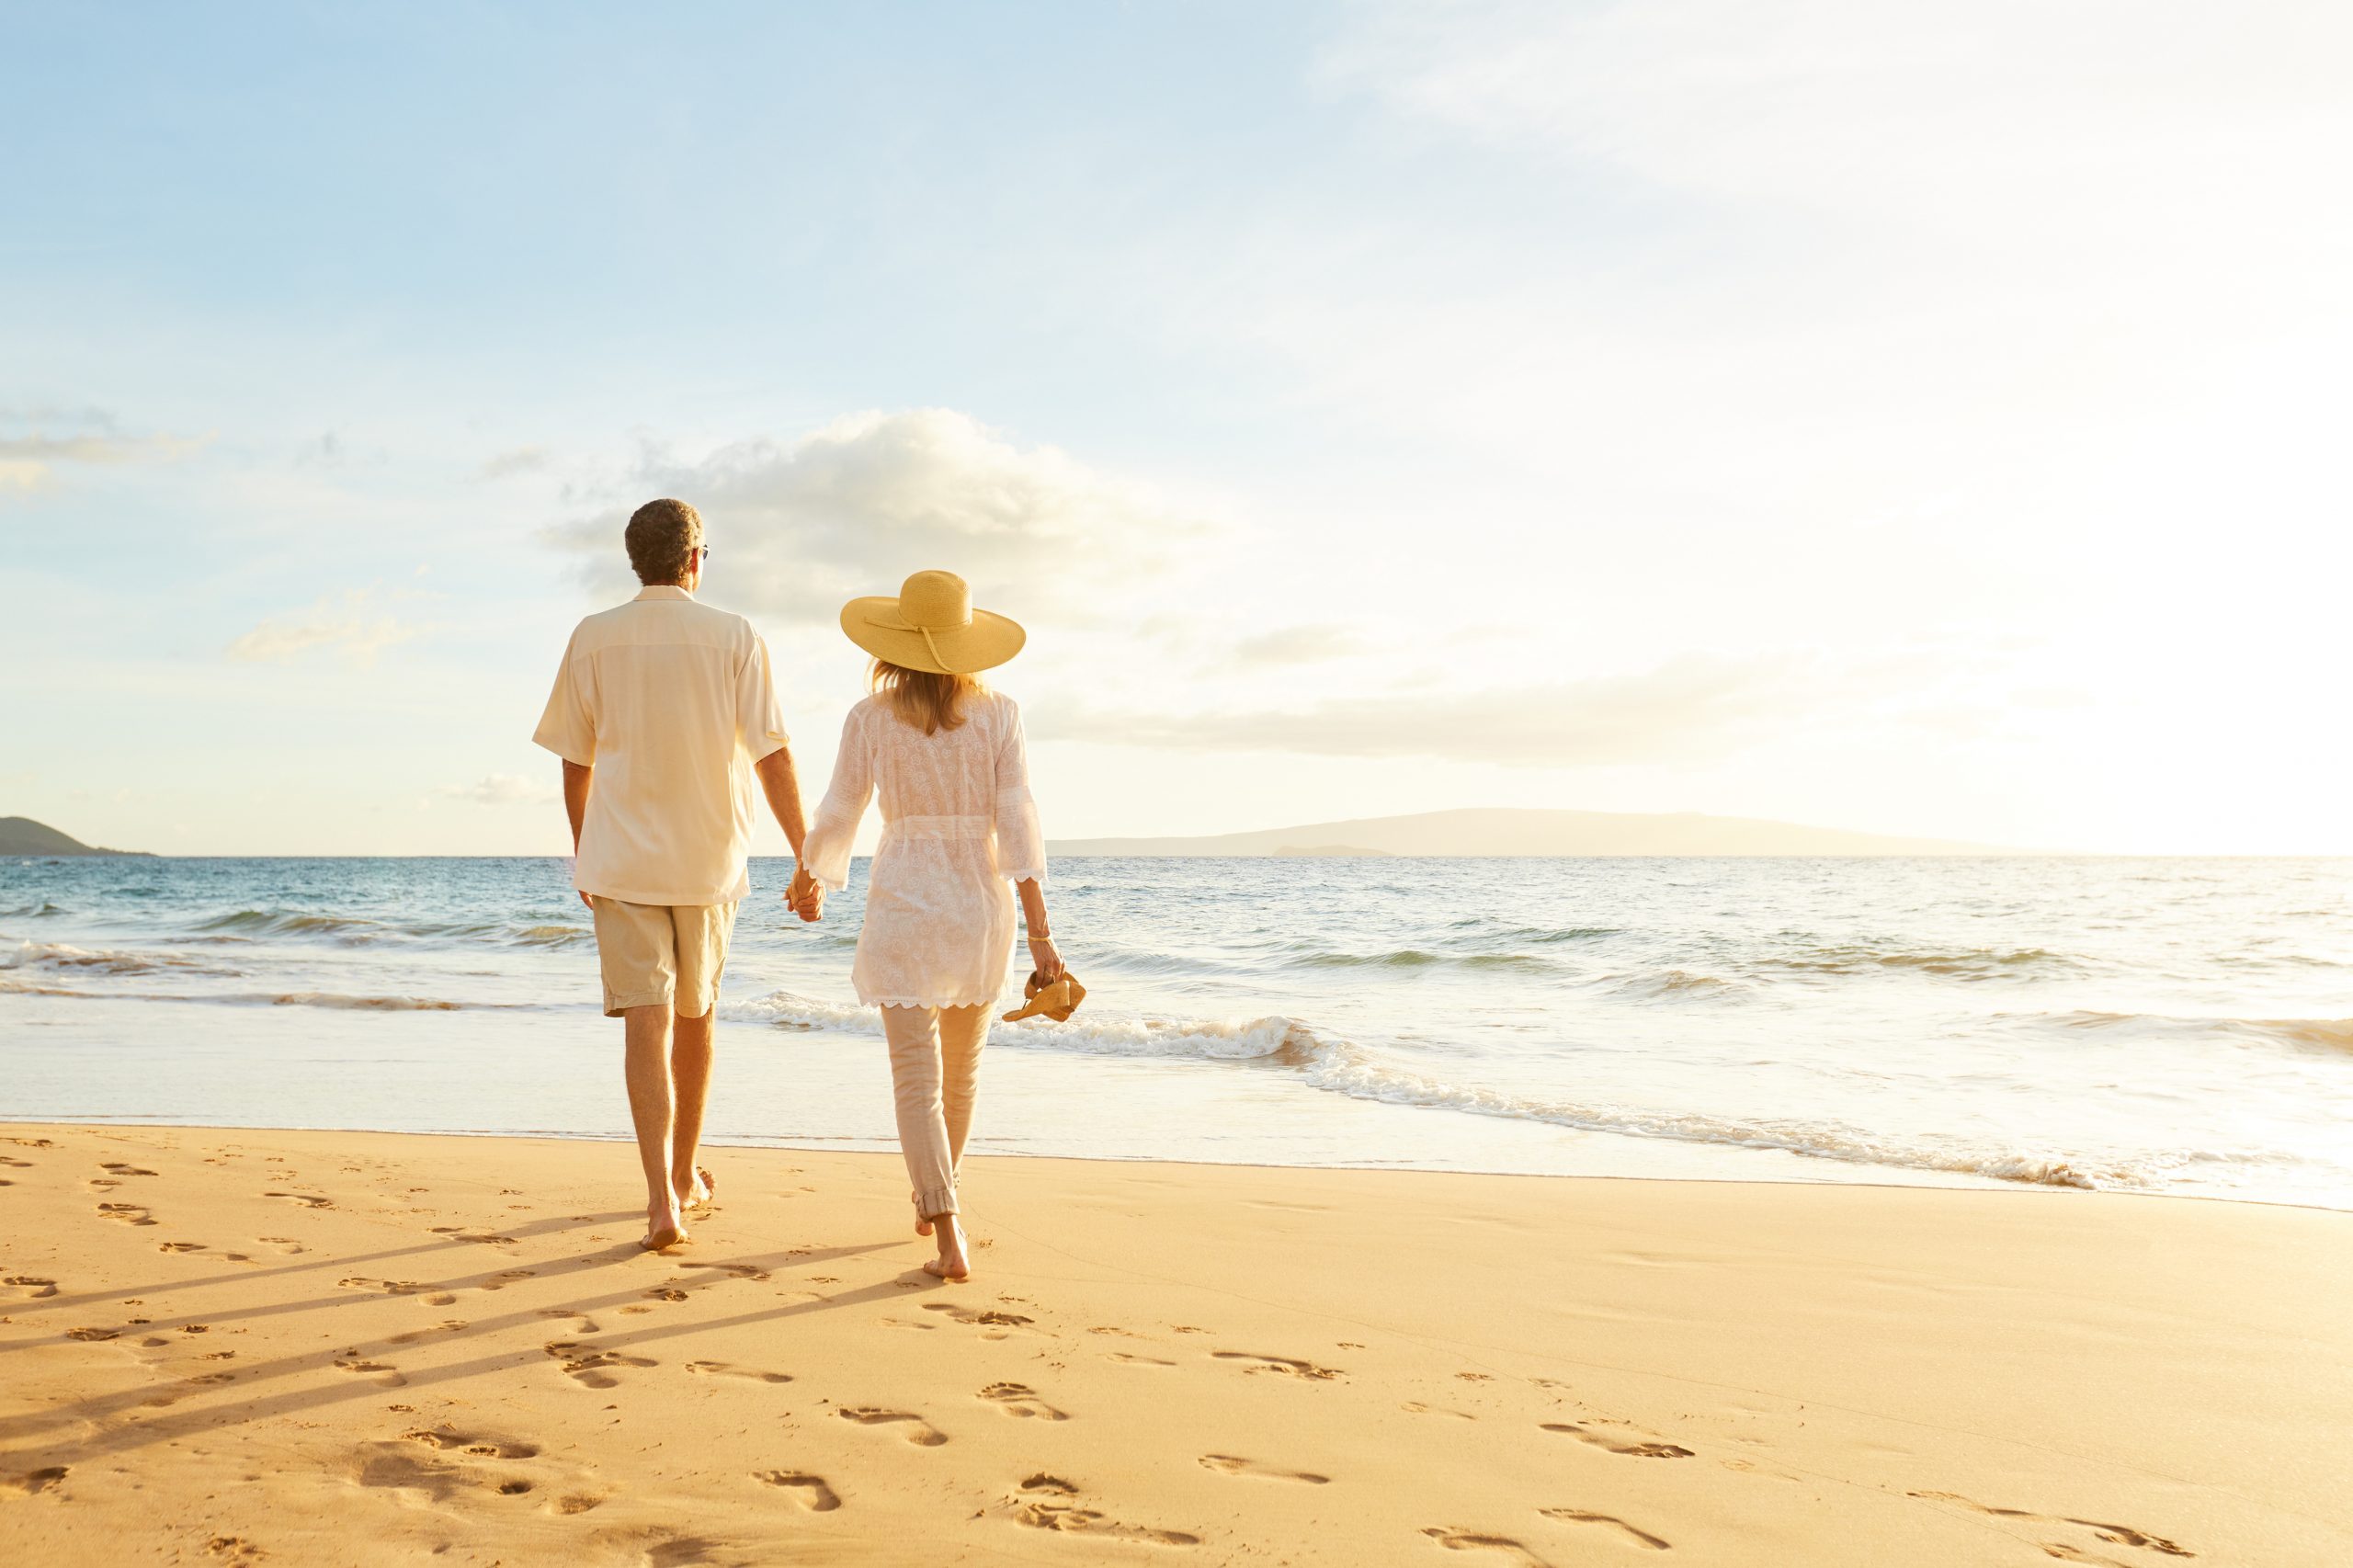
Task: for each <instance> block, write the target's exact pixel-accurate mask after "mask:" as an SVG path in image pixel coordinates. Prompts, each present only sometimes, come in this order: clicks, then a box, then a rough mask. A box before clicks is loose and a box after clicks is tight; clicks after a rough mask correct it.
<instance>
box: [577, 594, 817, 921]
mask: <svg viewBox="0 0 2353 1568" xmlns="http://www.w3.org/2000/svg"><path fill="white" fill-rule="evenodd" d="M531 738H532V740H534V741H535V742H537V743H538V744H540V745H543V746H545V747H546V748H547V749H548V750H550V751H551V752H554V753H555V754H556V755H557V756H561V757H563V759H564V760H566V761H567V762H576V763H579V764H580V765H581V766H583V767H594V768H595V769H596V773H595V776H594V778H593V779H592V780H591V782H590V785H589V790H588V812H587V816H586V819H585V821H584V822H583V824H582V825H581V830H580V855H579V859H578V862H577V865H576V867H575V869H574V877H573V881H574V886H576V887H578V888H579V889H580V891H581V892H586V893H595V894H597V895H599V896H601V897H605V898H617V899H620V900H621V901H622V902H623V903H667V904H693V903H733V902H734V901H735V900H737V899H740V898H742V897H743V896H744V895H745V893H746V892H749V891H750V888H751V882H750V879H749V878H748V877H747V876H746V875H745V857H746V856H747V855H748V854H749V853H750V850H751V844H752V824H753V821H754V812H755V811H756V807H757V805H758V800H759V791H758V787H757V783H756V780H755V778H753V774H752V767H753V765H754V764H755V763H756V762H758V761H759V760H760V759H761V758H763V757H765V756H767V755H768V754H769V753H771V752H773V751H775V750H777V749H778V748H779V747H780V746H782V745H783V744H785V741H786V736H785V733H784V715H783V711H782V710H781V709H780V708H779V706H778V703H777V696H776V683H775V680H774V678H773V676H772V675H771V673H770V671H769V668H768V650H767V643H766V642H762V641H761V639H760V634H759V633H758V632H756V631H753V630H752V623H751V622H750V621H748V620H745V619H744V618H743V617H742V616H740V615H733V614H731V613H729V612H728V611H726V610H722V609H714V608H711V607H710V606H708V605H703V604H698V603H696V602H695V599H694V596H692V595H691V594H689V593H688V592H687V591H686V590H685V589H684V588H679V587H649V588H647V589H645V590H644V591H643V592H642V593H640V594H639V595H638V596H637V597H636V598H634V599H632V600H631V601H630V602H629V603H627V604H625V605H620V606H618V607H616V608H612V609H608V610H605V611H603V612H601V613H599V614H597V615H592V616H590V617H588V618H587V619H585V620H583V621H582V622H581V623H580V624H579V626H578V627H577V628H575V629H574V631H573V633H572V642H571V645H570V646H568V647H567V648H565V649H564V652H563V667H562V668H561V669H559V670H557V671H556V676H555V689H554V690H553V691H551V692H550V693H549V694H548V706H547V711H546V712H545V713H544V714H542V715H541V716H540V727H539V729H538V731H537V732H536V733H534V734H533V735H532V737H531Z"/></svg>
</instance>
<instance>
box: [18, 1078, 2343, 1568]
mask: <svg viewBox="0 0 2353 1568" xmlns="http://www.w3.org/2000/svg"><path fill="white" fill-rule="evenodd" d="M709 1154H710V1158H709V1159H708V1160H707V1162H706V1163H708V1164H710V1165H712V1166H713V1169H714V1170H715V1172H716V1173H717V1175H718V1176H719V1180H720V1198H721V1203H720V1206H719V1208H718V1210H716V1211H715V1212H714V1213H713V1214H711V1215H710V1216H709V1217H708V1218H706V1219H704V1220H702V1221H699V1224H698V1230H697V1234H696V1237H695V1240H694V1241H693V1243H691V1244H689V1245H688V1246H687V1247H684V1248H682V1249H680V1250H678V1251H677V1252H676V1253H673V1254H670V1255H666V1256H654V1255H650V1254H646V1253H643V1252H642V1251H639V1250H638V1249H637V1248H636V1246H635V1236H636V1234H637V1230H636V1221H638V1219H639V1218H640V1217H639V1216H637V1215H635V1214H634V1212H633V1210H634V1204H633V1203H632V1202H631V1188H632V1187H634V1186H635V1177H634V1162H633V1161H632V1160H631V1158H630V1156H629V1154H628V1153H627V1152H626V1150H625V1149H623V1148H619V1147H615V1146H613V1145H612V1144H610V1143H608V1142H604V1141H601V1140H590V1139H570V1138H550V1139H526V1138H517V1137H511V1136H510V1137H492V1136H482V1135H440V1136H429V1135H420V1134H386V1133H323V1132H309V1133H302V1132H292V1131H268V1130H243V1129H196V1128H176V1127H175V1128H162V1127H153V1126H145V1125H142V1126H126V1125H122V1124H91V1123H11V1124H7V1125H6V1126H0V1159H4V1160H5V1161H6V1165H5V1168H0V1180H5V1181H6V1182H7V1183H8V1185H7V1186H6V1187H0V1213H5V1214H6V1216H7V1219H8V1223H7V1224H6V1227H5V1229H0V1234H5V1236H6V1241H5V1242H0V1265H5V1274H0V1278H4V1279H5V1281H6V1282H5V1283H0V1366H5V1367H6V1368H7V1369H8V1376H7V1377H6V1379H5V1380H0V1531H5V1532H6V1537H7V1539H9V1540H11V1542H12V1543H21V1547H22V1550H23V1551H24V1553H25V1555H27V1557H28V1559H36V1558H37V1559H39V1560H40V1561H47V1562H60V1563H93V1564H96V1563H101V1562H105V1563H111V1562H119V1561H123V1560H125V1558H126V1557H131V1556H137V1557H139V1558H141V1559H142V1560H143V1559H146V1558H164V1559H168V1558H170V1557H172V1556H173V1555H175V1554H176V1552H177V1553H184V1554H185V1555H187V1556H190V1557H195V1558H197V1559H199V1560H210V1561H226V1562H264V1561H273V1560H274V1561H277V1562H350V1563H359V1564H374V1563H379V1562H383V1563H392V1562H417V1561H421V1560H424V1559H426V1558H428V1557H431V1556H433V1555H435V1554H436V1553H437V1552H438V1553H444V1554H446V1555H445V1556H444V1560H445V1561H458V1562H485V1563H487V1562H494V1561H498V1560H501V1559H503V1560H504V1561H506V1562H510V1563H511V1562H538V1561H545V1560H548V1559H549V1558H551V1557H554V1556H557V1555H559V1554H561V1555H563V1556H564V1557H566V1558H568V1559H572V1560H575V1561H577V1562H581V1563H584V1564H602V1563H613V1564H623V1563H627V1564H642V1563H660V1564H665V1565H676V1564H688V1563H710V1564H722V1565H723V1564H739V1563H740V1564H752V1563H766V1562H779V1561H793V1562H845V1563H865V1562H910V1563H912V1562H931V1563H945V1562H955V1563H961V1562H974V1563H983V1562H988V1563H1002V1562H1069V1563H1089V1564H1092V1563H1101V1562H1165V1563H1181V1562H1196V1563H1201V1564H1208V1563H1213V1562H1230V1561H1237V1560H1244V1559H1247V1558H1252V1557H1256V1556H1259V1555H1264V1556H1266V1557H1267V1558H1268V1559H1269V1560H1270V1561H1271V1560H1280V1561H1288V1562H1292V1563H1295V1564H1306V1563H1327V1562H1328V1563H1334V1564H1339V1563H1347V1564H1361V1563H1366V1562H1382V1563H1386V1562H1407V1563H1410V1562H1418V1561H1422V1560H1423V1559H1424V1558H1426V1557H1427V1559H1428V1560H1429V1561H1430V1562H1432V1563H1433V1565H1435V1564H1436V1563H1438V1562H1449V1561H1454V1560H1456V1559H1455V1557H1454V1555H1453V1554H1454V1553H1456V1552H1463V1553H1469V1554H1470V1555H1469V1556H1468V1557H1467V1558H1466V1559H1465V1560H1466V1561H1470V1562H1474V1563H1475V1562H1495V1563H1497V1564H1506V1563H1517V1564H1521V1565H1523V1568H1524V1565H1525V1564H1528V1563H1531V1562H1535V1563H1542V1564H1545V1565H1547V1568H1574V1565H1575V1564H1580V1563H1588V1562H1610V1561H1616V1560H1617V1559H1618V1558H1619V1557H1620V1555H1622V1554H1627V1553H1631V1554H1634V1557H1633V1560H1639V1559H1640V1558H1641V1557H1643V1556H1647V1555H1650V1554H1653V1553H1656V1552H1662V1551H1670V1550H1671V1551H1675V1552H1676V1553H1677V1554H1678V1556H1677V1559H1676V1560H1677V1561H1688V1562H1700V1563H1724V1564H1732V1565H1734V1568H1768V1565H1774V1568H1778V1565H1781V1564H1786V1563H1790V1562H1805V1563H1808V1564H1809V1565H1813V1564H1850V1563H1851V1564H1855V1565H1856V1568H1862V1565H1864V1564H1871V1565H1873V1568H1877V1565H1880V1564H1884V1563H1887V1562H1919V1563H1923V1564H1944V1563H1954V1564H1960V1563H1969V1564H1972V1565H1974V1564H1980V1563H1988V1564H2002V1563H2016V1564H2019V1565H2021V1568H2023V1565H2025V1564H2029V1563H2034V1562H2050V1561H2052V1558H2054V1557H2057V1558H2062V1559H2063V1560H2066V1561H2073V1562H2091V1563H2111V1564H2124V1565H2127V1568H2143V1565H2147V1568H2155V1565H2159V1564H2169V1563H2173V1562H2181V1561H2185V1560H2187V1559H2189V1558H2192V1557H2194V1558H2196V1559H2200V1560H2203V1561H2205V1562H2218V1563H2233V1562H2246V1563H2261V1564H2264V1565H2265V1568H2297V1565H2302V1564H2311V1565H2313V1568H2320V1565H2322V1564H2326V1563H2334V1562H2342V1561H2344V1560H2346V1558H2347V1555H2348V1554H2349V1553H2353V1505H2347V1504H2346V1503H2345V1502H2343V1501H2342V1500H2341V1499H2342V1498H2343V1497H2344V1496H2346V1495H2347V1492H2346V1489H2345V1487H2344V1486H2343V1485H2342V1484H2341V1483H2342V1481H2343V1478H2344V1474H2345V1462H2344V1460H2342V1458H2341V1453H2342V1439H2343V1436H2344V1415H2343V1413H2344V1411H2345V1410H2346V1409H2347V1408H2353V1312H2348V1310H2347V1308H2346V1306H2345V1305H2344V1303H2345V1302H2346V1301H2348V1300H2353V1217H2348V1216H2347V1215H2344V1214H2340V1213H2336V1212H2334V1211H2329V1210H2304V1209H2297V1208H2290V1207H2286V1206H2273V1205H2266V1204H2252V1203H2232V1202H2214V1201H2206V1202H2199V1203H2188V1202H2183V1201H2180V1200H2178V1199H2173V1198H2170V1197H2153V1196H2143V1195H2137V1194H2121V1193H2104V1192H2088V1193H2080V1194H2075V1195H2071V1196H2070V1199H2062V1198H2060V1197H2059V1196H2058V1195H2056V1194H2051V1195H2047V1197H2048V1198H2049V1201H2046V1202H2043V1203H2040V1204H2028V1203H2025V1202H2022V1201H2017V1200H2015V1199H2010V1198H1995V1197H1992V1196H1991V1195H1990V1194H1989V1193H1988V1192H1987V1191H1986V1190H1984V1189H1949V1188H1947V1189H1938V1188H1927V1187H1875V1186H1864V1185H1860V1184H1853V1183H1758V1182H1739V1181H1724V1182H1711V1181H1677V1180H1660V1179H1651V1178H1623V1177H1578V1176H1569V1177H1561V1178H1552V1179H1542V1180H1525V1179H1513V1178H1511V1177H1508V1176H1493V1175H1475V1174H1464V1173H1451V1172H1431V1171H1398V1170H1363V1169H1354V1170H1343V1169H1333V1168H1328V1167H1298V1166H1271V1167H1268V1166H1233V1165H1206V1164H1202V1165H1192V1164H1174V1163H1170V1162H1147V1161H1134V1162H1126V1161H1097V1160H1080V1159H1050V1158H1040V1157H1032V1156H994V1157H990V1158H987V1159H984V1160H976V1161H974V1162H973V1163H972V1165H971V1166H970V1167H968V1170H967V1172H966V1177H965V1188H966V1201H967V1206H968V1209H969V1210H970V1211H971V1215H972V1233H973V1235H974V1238H975V1241H976V1243H977V1244H978V1245H977V1247H976V1251H975V1254H974V1259H975V1264H976V1267H977V1270H978V1272H977V1274H976V1278H975V1279H974V1281H973V1283H972V1284H970V1285H967V1286H948V1285H941V1284H938V1282H936V1281H930V1280H928V1279H927V1278H926V1277H924V1276H922V1275H921V1273H920V1270H919V1268H918V1267H917V1265H918V1264H919V1262H920V1260H921V1258H922V1256H926V1251H927V1248H926V1244H923V1243H920V1242H918V1241H917V1240H916V1238H915V1236H914V1234H913V1232H912V1227H911V1225H910V1223H909V1216H908V1214H907V1212H906V1203H905V1195H904V1187H905V1180H904V1168H903V1167H902V1166H901V1165H900V1164H899V1162H898V1160H897V1158H896V1157H895V1155H891V1154H877V1153H844V1152H808V1151H787V1150H779V1149H758V1148H723V1149H721V1148H714V1149H711V1150H710V1151H709ZM101 1205H109V1206H111V1207H107V1208H101ZM1374 1217H1377V1223H1376V1224H1372V1225H1368V1224H1367V1223H1365V1221H1366V1220H1367V1219H1368V1218H1374ZM131 1548H135V1551H134V1550H127V1549H131ZM207 1553H209V1554H210V1556H209V1558H208V1557H207V1556H206V1554H207Z"/></svg>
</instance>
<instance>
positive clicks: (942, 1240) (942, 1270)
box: [923, 1214, 972, 1279]
mask: <svg viewBox="0 0 2353 1568" xmlns="http://www.w3.org/2000/svg"><path fill="white" fill-rule="evenodd" d="M933 1223H934V1224H935V1225H936V1226H937V1227H938V1233H939V1256H938V1257H935V1258H933V1259H932V1260H931V1261H930V1262H929V1263H926V1264H925V1265H924V1266H923V1271H924V1272H925V1273H926V1274H929V1275H934V1276H936V1277H938V1278H941V1279H970V1278H972V1263H971V1261H970V1260H969V1259H967V1258H966V1257H965V1256H964V1227H963V1226H962V1225H961V1224H959V1223H957V1221H956V1216H955V1215H953V1214H941V1215H938V1216H937V1217H936V1218H935V1220H934V1221H933Z"/></svg>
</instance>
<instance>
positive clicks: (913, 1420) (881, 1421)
mask: <svg viewBox="0 0 2353 1568" xmlns="http://www.w3.org/2000/svg"><path fill="white" fill-rule="evenodd" d="M834 1414H835V1415H838V1416H840V1417H841V1418H842V1419H843V1420H845V1421H855V1422H857V1423H858V1425H859V1426H890V1425H893V1424H895V1423H899V1422H905V1423H907V1424H908V1430H907V1432H906V1433H905V1434H904V1436H905V1437H906V1439H907V1441H908V1442H910V1443H913V1444H915V1446H916V1447H917V1448H919V1449H936V1448H938V1447H939V1445H940V1444H942V1443H944V1442H946V1441H948V1434H947V1433H945V1432H942V1431H941V1430H940V1429H939V1428H938V1427H937V1426H933V1425H932V1424H931V1423H930V1422H928V1421H926V1420H925V1419H924V1418H923V1417H922V1416H920V1415H915V1413H914V1412H913V1411H910V1410H878V1409H876V1408H875V1407H874V1406H872V1405H870V1404H860V1405H845V1406H843V1407H842V1408H841V1409H839V1410H836V1411H835V1412H834Z"/></svg>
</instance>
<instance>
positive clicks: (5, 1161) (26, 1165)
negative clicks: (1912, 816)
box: [0, 1154, 33, 1171]
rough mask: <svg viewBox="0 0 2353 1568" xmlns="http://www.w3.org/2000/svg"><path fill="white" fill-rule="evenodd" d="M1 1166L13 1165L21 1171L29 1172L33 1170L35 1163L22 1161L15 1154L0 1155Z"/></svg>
mask: <svg viewBox="0 0 2353 1568" xmlns="http://www.w3.org/2000/svg"><path fill="white" fill-rule="evenodd" d="M0 1165H12V1166H14V1167H15V1168H16V1169H17V1170H20V1171H28V1170H30V1169H32V1168H33V1163H32V1162H31V1161H30V1160H20V1159H18V1158H17V1157H16V1156H15V1155H14V1154H0Z"/></svg>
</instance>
